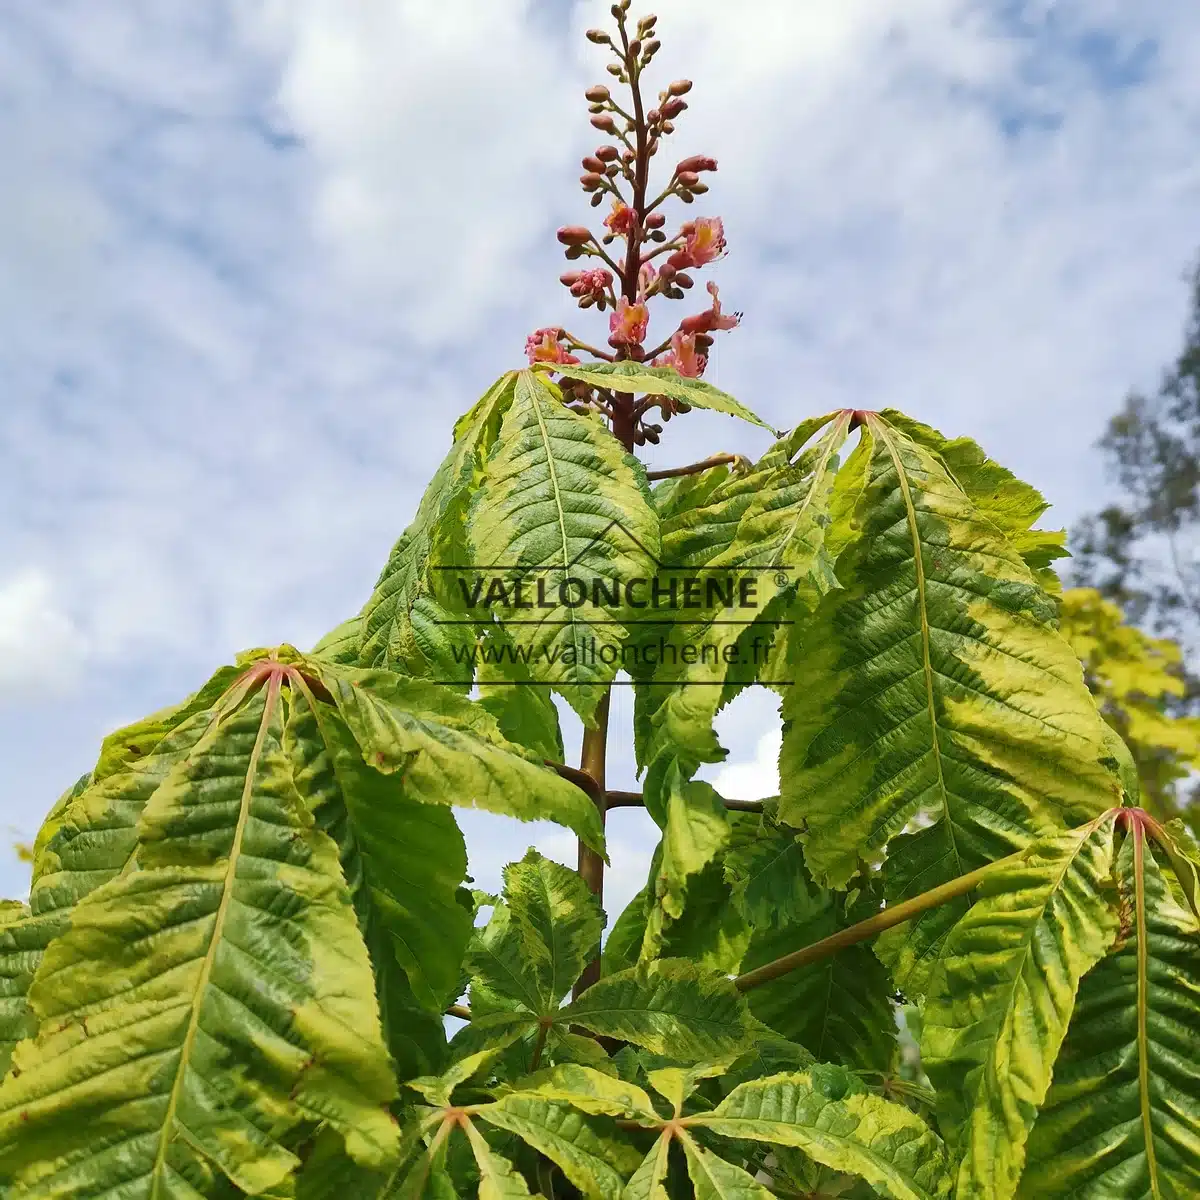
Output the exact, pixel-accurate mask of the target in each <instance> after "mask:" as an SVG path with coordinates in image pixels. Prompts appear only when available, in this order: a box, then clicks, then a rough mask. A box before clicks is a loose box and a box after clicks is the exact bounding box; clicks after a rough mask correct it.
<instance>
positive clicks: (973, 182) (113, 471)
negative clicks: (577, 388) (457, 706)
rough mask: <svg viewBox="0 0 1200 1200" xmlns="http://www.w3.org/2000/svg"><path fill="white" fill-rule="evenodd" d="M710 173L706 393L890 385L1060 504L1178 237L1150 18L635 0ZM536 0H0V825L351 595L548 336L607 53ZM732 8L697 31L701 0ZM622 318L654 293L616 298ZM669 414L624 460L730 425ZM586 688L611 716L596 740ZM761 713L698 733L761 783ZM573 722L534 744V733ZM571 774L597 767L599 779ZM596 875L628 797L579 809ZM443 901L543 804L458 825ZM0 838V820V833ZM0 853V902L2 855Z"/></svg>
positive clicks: (1158, 32) (1176, 306) (841, 390)
mask: <svg viewBox="0 0 1200 1200" xmlns="http://www.w3.org/2000/svg"><path fill="white" fill-rule="evenodd" d="M654 8H655V11H657V12H658V13H659V17H660V20H659V28H660V34H661V36H662V39H663V43H664V48H663V51H662V53H661V55H660V58H659V60H658V61H659V63H660V64H661V66H660V71H661V75H662V80H663V82H664V83H665V82H666V81H667V80H669V79H671V78H674V77H677V76H679V75H687V76H689V77H691V78H693V79H695V81H696V88H695V91H694V92H693V93H692V95H691V96H689V100H690V101H692V106H691V109H690V111H689V112H688V113H687V114H686V116H685V117H684V118H683V119H682V120H681V121H680V122H679V123H678V124H679V129H680V132H679V134H678V135H677V138H676V144H677V147H678V151H679V156H680V157H682V156H684V155H685V154H691V153H697V152H704V153H709V154H712V155H714V156H715V157H716V158H717V159H718V160H719V163H720V171H719V172H718V174H717V175H716V176H715V177H713V180H712V190H711V192H710V193H709V195H708V196H706V197H704V202H705V203H704V204H703V205H700V204H697V206H696V208H695V210H694V212H691V213H689V215H697V214H699V215H714V214H720V215H721V216H723V217H724V219H725V222H726V232H727V235H728V238H729V243H730V255H729V257H728V259H726V260H725V261H723V262H721V263H720V264H718V267H717V269H716V272H715V275H716V278H717V279H718V280H719V283H720V286H721V289H722V299H723V300H724V301H725V302H726V303H727V305H728V307H730V308H736V309H741V310H744V312H745V314H746V316H745V321H744V323H743V326H742V327H741V328H740V329H738V330H737V331H735V332H734V333H732V334H730V335H727V336H726V337H725V338H724V339H723V340H722V341H721V343H720V344H719V348H718V350H717V352H716V354H715V356H714V360H713V363H712V368H711V372H710V378H711V379H712V380H713V382H715V383H717V384H718V385H719V386H721V387H724V388H726V389H727V390H729V391H732V392H733V393H734V394H736V395H737V396H739V397H740V398H742V399H743V400H744V401H745V402H747V403H748V404H750V405H751V407H753V408H755V409H756V410H757V411H759V412H760V413H761V414H762V415H763V416H764V417H766V418H767V419H768V420H769V421H771V422H772V423H773V424H775V425H777V426H781V427H782V426H790V425H793V424H795V422H796V421H797V420H799V419H800V418H802V417H803V416H806V415H809V414H812V413H815V412H821V411H826V410H828V409H830V408H833V407H838V406H847V405H850V406H854V407H868V408H880V407H885V406H895V407H899V408H902V409H904V410H905V411H907V412H909V413H911V414H912V415H914V416H916V417H919V418H920V419H922V420H925V421H928V422H930V423H932V424H935V425H938V426H940V427H941V428H943V429H944V430H946V431H947V432H949V433H953V434H957V433H971V434H973V435H974V436H976V437H977V438H978V439H979V440H980V441H981V442H982V443H983V445H984V446H985V448H986V449H987V450H988V451H989V452H990V453H991V454H993V455H994V456H995V457H997V458H998V459H1000V460H1001V461H1002V462H1004V463H1006V464H1007V465H1009V466H1011V467H1012V468H1013V469H1014V470H1016V471H1017V472H1018V473H1019V474H1021V475H1023V476H1024V477H1026V478H1028V479H1030V480H1031V481H1032V482H1034V483H1036V484H1037V485H1038V486H1039V487H1040V488H1042V489H1043V491H1045V492H1046V494H1047V496H1048V498H1050V499H1051V500H1052V501H1053V502H1054V504H1055V509H1054V512H1053V513H1052V514H1051V515H1052V517H1053V518H1054V519H1055V520H1057V522H1059V523H1070V522H1071V521H1072V520H1074V519H1075V518H1076V517H1077V516H1078V515H1079V514H1080V513H1081V512H1083V511H1085V510H1087V509H1088V508H1089V507H1091V506H1093V505H1095V504H1096V503H1097V502H1098V501H1099V500H1100V499H1101V498H1102V496H1103V494H1104V480H1103V478H1102V476H1101V469H1100V462H1099V460H1098V457H1097V456H1096V454H1095V452H1094V450H1093V449H1092V443H1093V442H1094V440H1095V438H1096V437H1097V436H1098V435H1099V433H1100V432H1101V429H1102V427H1103V424H1104V422H1105V420H1106V418H1107V417H1108V416H1109V414H1110V413H1111V412H1112V411H1113V410H1114V409H1115V407H1116V406H1117V405H1118V404H1119V403H1120V401H1121V399H1122V397H1123V395H1124V393H1125V392H1126V391H1127V390H1128V389H1129V388H1130V387H1131V386H1142V387H1148V386H1153V385H1154V383H1155V381H1156V379H1157V376H1158V372H1159V370H1160V368H1161V367H1162V366H1163V365H1164V364H1165V363H1166V362H1167V361H1168V360H1169V359H1170V358H1171V357H1172V355H1173V353H1174V351H1175V350H1176V348H1177V345H1178V341H1179V338H1180V334H1181V329H1182V324H1183V320H1184V316H1185V305H1186V286H1185V282H1184V273H1185V270H1186V268H1187V267H1188V265H1189V264H1190V263H1191V262H1192V261H1194V257H1195V254H1196V252H1197V250H1198V249H1200V156H1198V155H1197V153H1196V146H1197V144H1198V141H1197V135H1198V134H1200V73H1197V72H1196V71H1195V69H1194V65H1195V63H1196V62H1197V61H1200V8H1197V7H1196V5H1195V2H1194V0H1143V2H1142V3H1139V4H1137V5H1133V4H1129V3H1127V2H1126V3H1121V2H1118V0H1087V2H1084V0H1077V2H1075V0H1064V2H1062V3H1053V2H1051V0H1043V2H1036V3H1035V2H1033V0H1030V2H1029V3H1004V4H1001V3H990V4H989V3H975V2H972V0H909V2H907V3H904V4H899V3H885V2H883V0H838V2H837V3H834V2H833V0H820V2H818V0H809V2H806V3H802V4H801V3H796V0H746V2H745V3H741V4H738V5H736V6H734V5H730V4H728V3H727V2H722V0H663V2H661V3H658V4H656V5H655V6H654ZM606 11H607V4H601V3H587V4H569V3H567V2H566V0H540V2H538V3H530V2H528V0H489V3H488V4H486V5H481V4H479V3H478V0H436V2H435V0H290V2H288V3H281V2H272V0H241V2H239V3H237V4H234V3H232V0H229V2H227V3H218V2H215V0H214V2H213V3H210V4H206V5H196V4H189V3H183V2H181V0H154V2H153V3H151V2H150V0H142V2H141V3H135V2H133V0H53V2H51V0H43V2H42V3H39V4H36V5H33V4H28V5H8V6H5V7H4V8H3V10H0V149H2V151H3V154H4V157H5V163H4V184H3V187H0V367H2V369H3V379H4V386H5V393H4V398H3V401H2V402H0V796H3V801H2V818H0V824H6V825H11V826H12V830H13V835H12V836H14V837H16V836H21V837H25V838H28V837H31V836H32V834H33V833H34V832H35V830H36V827H37V825H38V823H39V821H40V819H41V816H42V815H43V814H44V813H45V811H46V810H47V809H48V807H49V806H50V804H51V803H52V802H53V800H54V798H55V797H56V796H57V795H58V793H59V792H60V791H61V790H62V789H63V788H64V787H66V786H67V785H68V784H69V783H70V782H71V781H72V780H73V779H74V778H75V777H76V776H78V775H79V774H80V773H81V772H83V771H84V770H86V769H87V768H88V767H89V766H90V765H91V762H92V760H93V758H94V755H95V752H96V748H97V746H98V743H99V740H100V738H101V737H102V736H103V735H104V734H105V733H106V732H108V731H109V730H111V729H113V728H115V727H117V726H119V725H120V724H122V723H124V722H126V721H129V720H132V719H134V718H136V717H138V716H140V715H142V714H144V713H146V712H148V711H151V710H153V709H155V708H157V707H160V706H162V705H164V704H167V703H170V702H172V701H174V700H177V699H179V698H181V697H182V696H183V695H185V694H186V693H188V692H190V691H192V690H193V689H194V688H195V687H197V686H198V685H199V684H200V683H202V682H203V680H204V679H205V678H206V677H207V676H208V674H209V673H210V672H211V671H212V670H213V669H215V667H217V666H218V665H220V664H221V663H223V662H225V661H227V660H228V659H229V658H231V657H232V655H233V654H234V653H235V652H236V651H238V650H239V649H242V648H245V647H248V646H254V645H263V644H273V643H276V642H280V641H293V642H295V643H296V644H299V645H302V646H303V645H308V644H311V642H312V641H313V640H315V639H316V638H317V637H318V636H320V634H321V633H323V632H324V631H325V630H326V629H327V628H328V627H330V626H332V625H334V624H335V623H337V622H338V621H339V620H340V619H342V618H343V617H344V616H346V615H349V614H350V613H351V612H353V611H355V610H356V609H357V608H358V607H359V605H360V604H361V602H362V601H363V599H364V598H365V596H366V595H367V593H368V592H369V590H370V587H371V585H372V583H373V581H374V578H375V576H376V574H377V572H378V570H379V567H380V565H381V564H382V562H383V560H384V558H385V556H386V553H387V550H388V548H389V546H390V545H391V543H392V541H393V540H394V539H395V537H396V536H397V535H398V534H399V532H400V531H401V529H402V528H403V527H404V525H405V524H406V522H407V520H408V518H409V516H410V514H411V513H412V510H413V507H414V505H415V502H416V499H417V497H418V496H419V494H420V490H421V488H422V487H423V485H424V482H425V480H426V479H427V477H428V476H429V474H430V473H431V472H432V470H433V468H434V467H435V465H436V463H437V461H438V460H440V458H441V456H442V454H443V453H444V450H445V448H446V446H447V444H448V438H449V432H450V428H451V425H452V423H453V420H454V418H455V417H456V416H457V415H458V414H459V413H460V412H461V411H463V410H464V409H465V408H467V407H468V406H469V404H470V403H471V402H472V401H473V400H474V399H475V398H476V397H477V396H478V395H479V394H480V393H481V392H482V391H483V390H484V389H485V388H486V386H487V385H488V384H489V383H490V382H491V381H492V379H494V378H495V376H497V375H498V374H500V373H501V372H502V371H503V370H506V369H508V368H510V367H512V366H514V365H518V364H519V363H520V361H521V359H522V356H521V348H522V346H523V342H524V337H525V334H526V333H527V332H528V331H529V330H530V329H532V328H534V327H535V326H538V325H544V324H547V323H552V322H559V321H561V322H566V323H570V324H571V326H572V328H574V329H576V331H577V332H580V333H581V334H583V333H584V332H585V331H589V332H594V331H595V319H593V320H592V321H590V322H589V320H588V319H587V318H586V316H585V317H584V318H583V319H578V320H577V319H575V318H573V317H572V315H571V309H570V308H569V306H568V303H567V299H568V298H567V296H566V294H565V290H564V289H562V288H561V287H560V286H559V285H558V283H557V276H558V274H559V272H560V271H561V270H562V269H563V268H562V261H561V258H560V256H559V254H558V253H557V250H558V247H557V246H556V244H555V242H554V237H553V230H554V228H555V227H556V226H557V225H559V224H562V223H564V222H567V221H571V222H575V221H579V220H586V219H587V218H588V217H589V216H590V215H591V214H590V210H588V209H587V208H586V204H585V201H584V197H583V196H582V195H581V194H580V193H579V192H578V191H577V190H576V187H575V182H574V181H575V179H576V176H577V175H578V159H579V157H580V155H581V154H583V153H586V152H588V151H589V150H591V149H592V148H593V146H594V145H595V138H594V136H593V131H591V130H590V128H589V127H588V125H587V122H586V112H585V108H584V103H583V101H582V91H583V89H584V88H585V87H586V86H587V85H588V84H589V83H592V82H595V81H597V80H599V79H601V78H606V76H604V74H603V66H602V58H601V56H600V55H599V51H598V50H597V48H595V47H592V46H590V45H589V44H588V43H586V42H585V41H584V40H583V38H582V31H583V30H584V29H585V28H587V27H588V26H590V25H595V24H598V23H600V22H601V21H602V20H603V14H604V13H606ZM735 12H736V13H737V14H738V15H737V16H736V17H735V16H733V15H731V14H733V13H735ZM659 319H660V321H661V320H662V318H661V317H660V318H659ZM763 445H764V440H763V438H762V436H760V434H759V433H758V432H756V431H755V430H753V429H750V428H749V427H746V428H739V427H736V426H735V425H733V424H732V423H730V422H728V421H726V420H724V419H718V418H715V417H710V416H708V415H702V414H693V415H692V416H690V417H688V418H687V419H686V420H685V421H677V422H672V424H671V426H670V427H669V428H668V430H667V436H666V437H665V438H664V443H663V445H662V446H661V447H659V448H658V449H657V450H655V451H654V453H653V454H652V455H649V456H648V457H649V458H650V460H651V461H652V462H653V463H655V464H656V465H669V464H674V463H680V462H686V461H689V460H690V459H692V458H695V457H702V456H703V455H705V454H707V453H711V452H713V451H716V450H739V451H743V452H746V453H750V454H757V453H758V452H760V451H761V449H762V448H763ZM629 720H630V713H629V710H628V697H627V695H618V698H617V702H616V706H615V725H616V728H617V730H618V731H621V732H626V731H627V730H628V727H629ZM773 723H774V716H773V711H772V706H771V704H770V702H769V700H768V699H767V698H765V697H763V696H747V697H746V698H745V699H744V701H740V702H739V703H738V704H737V705H735V706H734V707H733V708H732V709H731V710H730V711H729V712H727V713H726V714H724V716H723V718H722V727H723V728H722V731H723V734H724V737H725V740H726V744H727V745H728V746H729V747H730V749H731V764H732V765H731V766H730V767H729V768H727V769H726V773H725V776H724V786H726V787H727V788H728V790H729V792H730V793H731V794H739V795H750V794H755V793H757V794H764V793H765V792H767V791H769V790H770V789H771V786H772V780H771V774H772V770H773V768H772V765H771V757H772V754H773V748H772V747H773V743H772V737H773V734H772V732H771V731H772V729H773V728H774V724H773ZM573 740H575V739H573ZM612 781H613V784H614V786H618V787H619V786H632V785H633V780H632V777H631V770H630V763H629V761H628V759H627V758H626V757H624V756H622V755H618V756H617V757H616V759H615V761H614V766H613V775H612ZM612 820H613V840H614V842H615V846H614V850H615V852H616V853H617V854H621V853H622V852H626V853H627V854H628V855H631V856H632V859H631V863H632V865H630V866H628V867H627V868H626V869H625V870H624V871H622V872H619V873H618V875H617V877H616V878H615V879H614V887H615V891H616V892H617V894H618V896H627V895H628V894H629V892H630V891H631V890H632V889H633V888H634V887H636V885H637V881H638V874H639V872H640V871H642V870H643V865H644V862H645V854H646V851H647V844H648V843H647V837H646V833H647V830H646V828H645V825H644V823H643V822H644V818H643V817H641V816H639V815H637V814H635V813H631V812H622V813H619V814H616V815H614V817H613V818H612ZM464 825H465V827H466V828H467V831H468V840H469V843H470V845H471V848H472V862H473V869H474V870H475V872H476V875H477V877H478V878H479V879H480V881H481V882H482V883H485V884H488V885H489V886H491V885H494V883H495V881H496V876H497V871H498V867H499V865H500V863H501V862H503V861H504V860H505V859H506V858H509V857H514V856H516V855H518V854H519V853H520V852H521V850H522V849H523V848H524V846H525V845H526V844H528V842H529V841H530V840H534V839H537V840H538V842H539V844H540V845H541V846H542V847H543V848H544V849H546V850H549V851H552V852H555V853H562V854H565V855H569V853H570V847H569V845H568V844H567V841H566V839H564V838H563V837H561V836H560V835H558V834H556V833H554V832H553V831H552V830H550V831H548V830H545V829H541V828H537V829H532V830H531V829H528V828H524V827H520V826H516V825H514V824H510V823H505V822H501V821H499V820H487V821H485V820H482V819H480V818H477V817H475V816H474V815H473V814H472V815H471V816H469V817H467V818H465V819H464ZM4 840H5V841H7V840H8V839H7V837H6V838H5V839H4ZM2 853H3V852H0V894H7V895H21V894H23V893H24V891H25V886H26V882H25V871H24V868H23V867H22V866H21V865H20V864H19V863H18V862H17V861H16V859H15V857H12V856H9V857H7V858H5V857H3V856H2Z"/></svg>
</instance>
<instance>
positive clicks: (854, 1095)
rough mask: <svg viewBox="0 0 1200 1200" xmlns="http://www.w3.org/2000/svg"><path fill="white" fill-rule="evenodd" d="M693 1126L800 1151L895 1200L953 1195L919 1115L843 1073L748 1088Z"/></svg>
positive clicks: (821, 1069)
mask: <svg viewBox="0 0 1200 1200" xmlns="http://www.w3.org/2000/svg"><path fill="white" fill-rule="evenodd" d="M688 1125H689V1126H691V1127H699V1128H703V1129H708V1130H711V1131H712V1132H713V1133H716V1134H719V1135H721V1136H723V1137H729V1138H737V1139H741V1140H749V1141H760V1142H768V1143H771V1144H773V1145H777V1146H789V1147H794V1148H796V1149H798V1150H803V1151H804V1152H805V1153H806V1154H808V1155H809V1156H810V1157H811V1158H813V1159H815V1160H816V1161H817V1162H819V1163H822V1164H824V1165H825V1166H827V1167H831V1168H833V1169H834V1170H837V1171H844V1172H846V1173H848V1174H851V1175H860V1176H862V1178H863V1179H865V1180H866V1181H867V1182H868V1183H869V1184H871V1186H872V1187H874V1188H875V1189H876V1191H878V1192H879V1194H880V1195H883V1196H891V1197H894V1200H929V1198H931V1197H940V1196H946V1195H948V1194H949V1190H950V1177H949V1173H948V1170H947V1159H946V1152H945V1149H944V1147H943V1146H942V1143H941V1142H940V1140H939V1139H938V1138H937V1136H936V1135H935V1134H934V1133H933V1132H932V1131H931V1130H930V1129H929V1127H928V1126H927V1125H926V1124H925V1122H924V1121H922V1120H921V1118H920V1117H918V1116H917V1115H916V1114H915V1113H912V1112H909V1110H908V1109H907V1108H904V1107H903V1106H902V1105H899V1104H894V1103H892V1102H891V1101H889V1100H884V1099H882V1098H881V1097H879V1096H874V1095H871V1094H870V1093H869V1092H866V1091H864V1090H862V1085H861V1084H859V1083H858V1082H857V1081H856V1080H855V1079H854V1077H853V1076H852V1075H850V1074H849V1073H848V1072H847V1071H844V1070H842V1069H841V1068H840V1067H831V1066H815V1067H812V1068H811V1069H810V1070H808V1071H806V1072H796V1073H793V1074H786V1075H774V1076H770V1077H768V1078H766V1079H755V1080H751V1081H750V1082H748V1083H743V1084H742V1085H741V1086H739V1087H737V1088H735V1089H734V1091H732V1092H731V1093H730V1094H729V1095H728V1096H726V1098H725V1099H724V1100H723V1101H722V1102H721V1103H720V1104H719V1105H718V1106H717V1107H716V1108H715V1109H714V1110H713V1111H712V1112H711V1113H704V1114H698V1115H696V1116H693V1117H690V1118H688Z"/></svg>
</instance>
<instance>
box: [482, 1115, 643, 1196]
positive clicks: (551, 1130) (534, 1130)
mask: <svg viewBox="0 0 1200 1200" xmlns="http://www.w3.org/2000/svg"><path fill="white" fill-rule="evenodd" d="M474 1111H475V1115H476V1116H478V1117H479V1118H480V1119H482V1120H484V1121H487V1122H488V1123H489V1124H491V1125H495V1126H496V1127H497V1128H498V1129H505V1130H507V1131H508V1132H509V1133H513V1134H516V1135H517V1137H519V1138H521V1140H522V1141H524V1142H525V1143H526V1144H528V1145H530V1146H532V1147H533V1148H534V1149H535V1150H537V1151H538V1152H539V1153H541V1154H544V1155H545V1156H546V1157H547V1158H548V1159H550V1161H551V1162H553V1163H556V1164H557V1165H558V1166H559V1167H560V1168H561V1169H562V1172H563V1174H564V1175H565V1176H566V1177H567V1179H569V1180H570V1181H571V1183H573V1184H574V1185H575V1187H577V1188H578V1189H579V1190H580V1191H581V1192H582V1193H583V1195H584V1196H586V1197H587V1198H588V1200H619V1197H620V1195H621V1192H622V1190H623V1188H624V1186H625V1178H624V1176H625V1174H627V1173H628V1172H630V1171H633V1170H634V1169H635V1168H636V1167H637V1165H638V1163H639V1162H640V1161H641V1157H642V1156H641V1155H640V1154H639V1153H638V1152H637V1151H636V1150H633V1149H632V1148H631V1147H630V1146H629V1145H628V1144H627V1143H623V1142H621V1141H620V1140H619V1139H617V1138H616V1137H614V1136H613V1135H612V1133H611V1132H601V1131H600V1130H599V1129H598V1128H596V1127H594V1126H593V1125H592V1124H590V1123H589V1122H588V1120H587V1118H586V1117H584V1115H583V1114H582V1113H581V1112H579V1111H578V1110H577V1109H575V1108H572V1107H571V1105H569V1104H565V1103H562V1102H558V1101H554V1100H547V1099H543V1098H542V1097H540V1096H534V1095H529V1094H528V1093H525V1092H513V1093H510V1094H509V1095H506V1096H503V1097H501V1098H500V1099H499V1100H497V1101H496V1102H495V1103H494V1104H482V1105H480V1106H479V1107H478V1108H476V1109H475V1110H474ZM622 1168H624V1169H623V1170H622Z"/></svg>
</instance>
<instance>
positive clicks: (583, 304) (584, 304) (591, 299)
mask: <svg viewBox="0 0 1200 1200" xmlns="http://www.w3.org/2000/svg"><path fill="white" fill-rule="evenodd" d="M595 303H596V297H595V296H593V295H592V293H591V292H588V293H587V294H586V295H584V296H581V297H580V300H579V307H580V308H591V307H592V305H593V304H595Z"/></svg>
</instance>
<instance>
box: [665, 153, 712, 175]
mask: <svg viewBox="0 0 1200 1200" xmlns="http://www.w3.org/2000/svg"><path fill="white" fill-rule="evenodd" d="M716 169H717V160H716V159H715V158H709V157H708V155H707V154H692V155H690V156H689V157H687V158H685V159H684V160H683V161H682V162H680V164H679V165H678V166H677V167H676V168H675V170H676V171H679V172H682V171H715V170H716Z"/></svg>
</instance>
